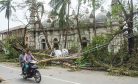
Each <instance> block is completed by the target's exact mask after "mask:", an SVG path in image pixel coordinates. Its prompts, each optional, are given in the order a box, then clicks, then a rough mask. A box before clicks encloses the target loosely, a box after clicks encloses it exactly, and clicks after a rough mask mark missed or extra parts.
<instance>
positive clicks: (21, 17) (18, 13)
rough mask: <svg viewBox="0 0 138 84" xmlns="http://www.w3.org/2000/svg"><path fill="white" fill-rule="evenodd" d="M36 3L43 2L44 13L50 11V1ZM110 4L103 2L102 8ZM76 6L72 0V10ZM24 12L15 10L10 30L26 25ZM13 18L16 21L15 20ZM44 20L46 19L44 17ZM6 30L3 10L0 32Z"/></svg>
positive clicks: (106, 7) (0, 18)
mask: <svg viewBox="0 0 138 84" xmlns="http://www.w3.org/2000/svg"><path fill="white" fill-rule="evenodd" d="M13 1H14V2H17V3H18V2H20V3H21V2H22V1H23V0H13ZM38 1H43V2H45V10H46V11H49V10H50V9H51V8H50V7H49V5H48V3H49V1H50V0H38ZM110 3H111V0H104V2H103V6H104V8H105V9H107V10H108V8H109V7H108V6H109V5H110ZM76 4H77V0H72V4H71V5H72V9H75V8H76ZM84 7H85V6H84ZM25 12H26V9H24V10H21V9H17V10H16V12H13V13H12V17H11V19H10V28H12V27H15V26H19V25H23V24H26V23H27V21H26V19H25ZM98 12H99V10H98V11H97V13H98ZM15 17H16V18H17V19H15ZM44 18H46V16H45V17H44ZM16 20H17V21H16ZM19 20H20V21H22V22H20V21H19ZM6 29H7V19H6V18H5V10H4V11H2V12H1V13H0V31H1V30H6Z"/></svg>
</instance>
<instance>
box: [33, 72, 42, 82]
mask: <svg viewBox="0 0 138 84" xmlns="http://www.w3.org/2000/svg"><path fill="white" fill-rule="evenodd" d="M34 78H35V82H36V83H40V82H41V74H40V72H39V71H37V70H36V72H35V75H34Z"/></svg>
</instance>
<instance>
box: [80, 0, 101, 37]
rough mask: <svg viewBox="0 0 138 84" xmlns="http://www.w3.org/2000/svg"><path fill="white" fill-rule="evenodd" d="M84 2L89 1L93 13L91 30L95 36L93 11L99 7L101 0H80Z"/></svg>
mask: <svg viewBox="0 0 138 84" xmlns="http://www.w3.org/2000/svg"><path fill="white" fill-rule="evenodd" d="M82 1H83V2H84V3H86V2H89V3H90V4H91V6H92V14H93V32H94V36H96V25H95V24H96V21H95V11H96V10H97V9H98V8H99V7H100V3H101V1H102V0H82Z"/></svg>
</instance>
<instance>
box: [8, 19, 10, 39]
mask: <svg viewBox="0 0 138 84" xmlns="http://www.w3.org/2000/svg"><path fill="white" fill-rule="evenodd" d="M9 27H10V19H9V18H8V38H10V35H9V34H10V28H9Z"/></svg>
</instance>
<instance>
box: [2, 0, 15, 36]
mask: <svg viewBox="0 0 138 84" xmlns="http://www.w3.org/2000/svg"><path fill="white" fill-rule="evenodd" d="M11 2H12V0H2V1H0V5H1V6H0V12H2V11H3V10H6V12H5V18H7V20H8V37H9V23H10V16H11V14H12V10H14V11H16V10H15V8H14V6H13V5H12V4H11Z"/></svg>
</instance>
